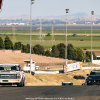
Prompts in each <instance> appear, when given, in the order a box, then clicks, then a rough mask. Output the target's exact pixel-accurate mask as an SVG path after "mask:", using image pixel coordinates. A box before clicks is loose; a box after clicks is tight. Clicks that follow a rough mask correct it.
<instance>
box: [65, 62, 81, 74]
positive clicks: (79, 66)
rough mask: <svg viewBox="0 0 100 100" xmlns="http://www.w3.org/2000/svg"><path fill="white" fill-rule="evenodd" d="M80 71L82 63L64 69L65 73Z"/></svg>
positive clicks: (69, 65)
mask: <svg viewBox="0 0 100 100" xmlns="http://www.w3.org/2000/svg"><path fill="white" fill-rule="evenodd" d="M79 69H82V62H76V63H72V64H68V65H67V66H66V68H65V70H66V72H70V71H74V70H79Z"/></svg>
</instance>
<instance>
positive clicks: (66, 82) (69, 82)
mask: <svg viewBox="0 0 100 100" xmlns="http://www.w3.org/2000/svg"><path fill="white" fill-rule="evenodd" d="M62 83H73V82H71V81H63V82H62Z"/></svg>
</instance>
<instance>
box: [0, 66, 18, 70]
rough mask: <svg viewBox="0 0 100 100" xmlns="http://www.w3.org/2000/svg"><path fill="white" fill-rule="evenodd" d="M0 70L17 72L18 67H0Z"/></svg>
mask: <svg viewBox="0 0 100 100" xmlns="http://www.w3.org/2000/svg"><path fill="white" fill-rule="evenodd" d="M0 70H17V71H19V70H20V69H19V66H0Z"/></svg>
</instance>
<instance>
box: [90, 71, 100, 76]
mask: <svg viewBox="0 0 100 100" xmlns="http://www.w3.org/2000/svg"><path fill="white" fill-rule="evenodd" d="M90 75H100V71H92V72H91V73H90Z"/></svg>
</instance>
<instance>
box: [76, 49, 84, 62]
mask: <svg viewBox="0 0 100 100" xmlns="http://www.w3.org/2000/svg"><path fill="white" fill-rule="evenodd" d="M76 52H77V59H76V60H78V61H82V60H84V53H83V50H82V49H80V48H77V49H76Z"/></svg>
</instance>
